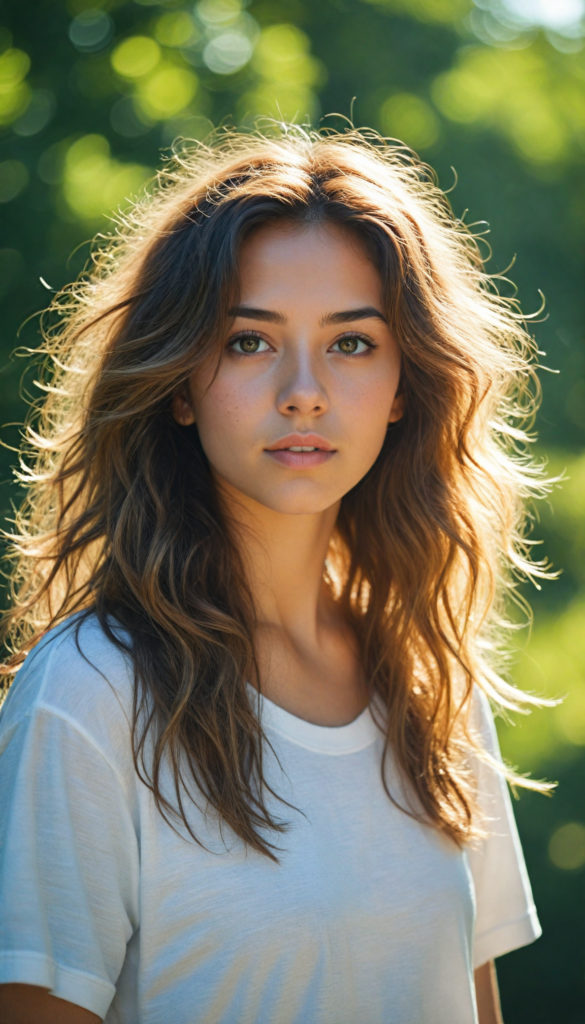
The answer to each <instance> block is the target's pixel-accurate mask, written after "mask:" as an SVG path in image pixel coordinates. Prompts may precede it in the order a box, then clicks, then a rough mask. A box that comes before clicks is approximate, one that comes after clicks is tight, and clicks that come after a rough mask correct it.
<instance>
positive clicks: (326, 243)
mask: <svg viewBox="0 0 585 1024" xmlns="http://www.w3.org/2000/svg"><path fill="white" fill-rule="evenodd" d="M240 285H241V293H240V299H239V304H238V306H237V308H235V309H234V310H233V311H232V312H233V322H232V324H231V327H230V329H229V332H228V334H227V336H226V338H225V340H224V343H223V344H224V351H223V355H222V358H221V362H220V365H219V370H218V372H217V375H216V376H215V378H213V372H214V367H209V368H208V369H207V370H201V371H198V372H197V374H194V376H193V378H192V379H191V382H190V389H189V393H182V394H179V395H178V396H177V397H176V398H175V400H174V403H173V412H174V416H175V418H176V419H177V420H178V421H179V422H180V423H183V424H188V423H193V422H195V423H197V427H198V430H199V436H200V438H201V444H202V446H203V449H204V451H205V454H206V455H207V458H208V459H209V462H210V464H211V467H212V470H213V473H214V475H215V477H216V479H217V480H218V483H219V484H220V486H222V485H223V486H226V485H227V489H228V491H230V490H232V489H234V490H235V491H237V492H239V493H240V495H243V496H245V498H247V499H251V500H252V501H254V502H259V503H260V504H261V505H264V506H268V508H270V509H272V510H274V511H276V512H282V513H286V514H313V513H318V512H322V511H324V510H325V509H327V508H330V507H331V506H333V505H334V504H335V503H336V502H338V501H339V500H340V499H341V498H342V497H343V495H344V494H346V493H347V492H348V491H349V490H351V488H352V487H353V486H354V485H355V484H356V483H358V481H359V480H361V479H362V477H363V476H364V475H365V474H366V473H367V471H368V470H369V469H370V467H371V466H372V464H373V463H374V462H375V460H376V457H377V456H378V453H379V452H380V449H381V447H382V444H383V442H384V437H385V435H386V430H387V427H388V423H390V422H393V421H395V420H397V419H399V418H400V416H401V415H402V399H401V397H400V396H397V395H396V392H397V388H398V381H399V376H400V352H399V348H398V345H397V343H396V341H395V340H394V338H393V337H392V335H391V333H390V331H389V329H388V325H387V323H386V320H385V318H384V316H383V312H382V310H383V304H382V293H381V283H380V279H379V277H378V274H377V272H376V270H375V268H374V267H373V265H372V264H371V262H370V261H369V259H368V258H367V257H366V255H365V253H364V252H363V251H362V249H361V248H360V246H359V244H358V243H357V242H356V240H355V239H354V238H353V237H352V235H350V234H349V233H347V232H346V231H344V230H343V229H342V228H338V227H336V226H321V225H320V226H316V227H304V226H303V227H299V226H297V225H292V224H282V223H278V224H272V225H266V226H265V227H263V228H261V229H259V230H258V231H257V232H256V233H254V234H253V235H252V236H251V238H250V239H249V240H248V241H247V242H246V243H245V244H244V246H243V248H242V252H241V270H240Z"/></svg>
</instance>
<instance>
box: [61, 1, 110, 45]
mask: <svg viewBox="0 0 585 1024" xmlns="http://www.w3.org/2000/svg"><path fill="white" fill-rule="evenodd" d="M113 28H114V26H113V24H112V19H111V18H110V17H109V16H108V15H107V14H106V13H105V11H98V10H95V9H90V10H87V11H82V12H81V13H80V14H78V15H77V17H76V18H74V19H73V21H72V22H71V24H70V26H69V38H70V40H71V42H72V43H73V45H74V46H75V48H76V49H77V50H81V51H82V52H84V53H90V52H92V51H95V50H101V49H102V47H104V46H106V45H107V43H108V42H109V40H110V37H111V35H112V31H113Z"/></svg>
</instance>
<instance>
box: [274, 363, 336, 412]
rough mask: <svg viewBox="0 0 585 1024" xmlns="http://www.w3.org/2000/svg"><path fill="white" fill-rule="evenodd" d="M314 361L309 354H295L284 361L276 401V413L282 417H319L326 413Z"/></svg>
mask: <svg viewBox="0 0 585 1024" xmlns="http://www.w3.org/2000/svg"><path fill="white" fill-rule="evenodd" d="M316 361H317V360H316V359H315V357H314V356H311V355H310V354H309V353H297V354H295V356H294V357H293V356H291V358H289V359H287V360H286V362H285V364H284V365H283V380H282V383H281V387H280V389H279V394H278V399H277V407H278V411H279V412H280V413H282V414H283V415H290V414H291V413H294V412H296V413H300V414H301V415H313V416H319V415H321V414H322V413H324V412H326V410H327V408H328V406H329V402H328V398H327V393H326V390H325V387H324V383H323V381H322V379H320V377H321V375H320V374H319V372H318V369H319V368H318V367H317V366H316Z"/></svg>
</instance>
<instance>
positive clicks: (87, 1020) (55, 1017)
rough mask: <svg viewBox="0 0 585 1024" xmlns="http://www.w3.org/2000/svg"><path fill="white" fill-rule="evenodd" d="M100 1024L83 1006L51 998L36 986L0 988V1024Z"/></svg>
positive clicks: (6, 986)
mask: <svg viewBox="0 0 585 1024" xmlns="http://www.w3.org/2000/svg"><path fill="white" fill-rule="evenodd" d="M33 1022H34V1024H101V1017H98V1016H97V1015H96V1014H95V1013H91V1012H90V1011H89V1010H84V1009H83V1007H82V1006H75V1005H74V1004H73V1003H67V1002H66V1001H65V1000H64V999H58V998H57V997H56V996H52V995H50V993H49V992H48V991H47V990H46V989H45V988H39V986H38V985H12V984H9V985H0V1024H33Z"/></svg>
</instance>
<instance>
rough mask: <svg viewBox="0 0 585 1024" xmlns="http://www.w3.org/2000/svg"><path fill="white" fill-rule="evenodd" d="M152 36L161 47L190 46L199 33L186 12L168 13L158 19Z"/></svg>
mask: <svg viewBox="0 0 585 1024" xmlns="http://www.w3.org/2000/svg"><path fill="white" fill-rule="evenodd" d="M154 35H155V38H156V40H157V42H159V43H160V44H161V45H162V46H190V45H192V44H193V43H194V42H196V40H197V38H198V35H199V33H198V31H197V27H196V25H195V22H194V21H193V18H192V17H191V15H190V14H188V13H187V11H168V12H167V14H162V15H161V17H160V18H159V19H158V21H157V23H156V25H155V27H154Z"/></svg>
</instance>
